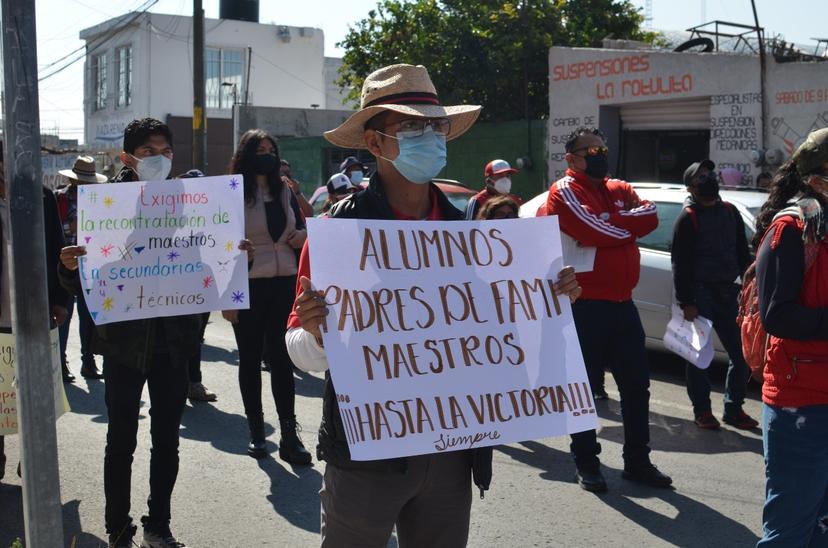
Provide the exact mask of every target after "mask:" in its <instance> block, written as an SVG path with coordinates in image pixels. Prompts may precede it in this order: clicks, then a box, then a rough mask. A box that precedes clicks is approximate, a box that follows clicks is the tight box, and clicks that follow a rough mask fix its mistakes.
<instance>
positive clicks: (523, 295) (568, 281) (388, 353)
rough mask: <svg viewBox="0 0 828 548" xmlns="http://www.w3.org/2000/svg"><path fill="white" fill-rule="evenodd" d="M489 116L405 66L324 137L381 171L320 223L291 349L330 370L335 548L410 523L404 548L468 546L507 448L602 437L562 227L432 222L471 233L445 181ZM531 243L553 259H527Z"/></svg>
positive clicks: (383, 76) (327, 494) (303, 278)
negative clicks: (464, 141) (451, 143)
mask: <svg viewBox="0 0 828 548" xmlns="http://www.w3.org/2000/svg"><path fill="white" fill-rule="evenodd" d="M479 112H480V107H479V106H472V105H463V106H449V107H445V106H441V105H440V103H439V100H438V97H437V94H436V90H435V89H434V86H433V84H432V83H431V79H430V78H429V76H428V73H427V72H426V69H425V68H424V67H422V66H412V65H392V66H389V67H385V68H382V69H379V70H377V71H375V72H374V73H372V74H371V75H369V76H368V77H367V78H366V80H365V83H364V86H363V90H362V108H361V110H359V111H358V112H357V113H355V114H354V115H353V116H351V117H350V118H349V119H348V120H347V121H346V122H345V123H343V124H342V125H341V126H340V127H339V128H337V129H335V130H333V131H329V132H327V133H326V134H325V137H326V138H327V139H328V140H329V141H331V142H332V143H334V144H335V145H338V146H341V147H344V148H349V149H354V148H357V149H359V148H361V149H367V150H369V151H370V152H371V153H372V154H373V155H374V156H375V157H376V158H377V160H378V162H377V166H378V169H377V173H376V174H375V175H374V176H373V177H372V178H371V181H370V183H369V186H368V188H366V189H364V190H362V191H360V192H358V193H357V194H355V195H353V196H350V197H348V198H347V199H345V200H343V201H341V202H339V203H338V204H337V205H336V206H335V207H334V208H333V209H332V212H331V215H330V217H331V219H328V220H319V222H316V223H314V224H312V225H309V229H310V235H309V240H308V241H309V242H310V247H308V245H306V246H305V248H304V249H303V252H302V257H301V259H300V266H299V276H300V278H299V287H298V288H297V292H298V296H297V299H296V304H295V307H294V313H293V314H292V316H291V320H290V323H289V327H290V329H289V331H288V334H287V336H286V339H287V343H288V349H289V351H290V353H291V358H292V359H293V361H294V363H296V365H297V366H299V367H301V368H303V369H305V370H310V371H325V370H327V369H328V363H329V362H330V368H331V370H330V372H328V373H326V378H325V391H324V403H323V405H324V408H323V420H322V425H321V427H320V432H319V446H318V448H317V453H318V457H319V458H320V459H321V460H325V461H326V463H327V466H326V469H325V476H324V481H323V485H322V490H321V493H320V494H321V498H322V545H323V546H330V547H334V546H385V545H386V544H387V541H388V538H389V537H390V535H391V531H392V529H393V528H394V526H395V525H396V530H397V536H398V540H399V544H400V546H452V547H455V546H464V545H465V544H466V542H467V539H468V528H469V515H470V510H471V499H472V490H471V481H470V480H471V477H472V476H473V477H474V482H475V484H476V485H477V486H478V487H479V489H480V490H481V495H482V494H483V491H485V490H486V489H488V487H489V483H490V481H491V474H492V469H491V465H492V448H491V447H492V446H493V445H496V444H500V443H504V442H510V441H518V440H526V439H530V438H532V437H542V436H548V435H554V434H557V435H561V434H565V433H567V432H576V431H580V430H587V429H591V428H594V427H595V424H596V419H595V417H596V415H595V408H594V405H593V403H592V401H591V396H590V394H591V392H590V390H589V385H588V382H587V377H586V372H585V370H584V367H583V361H582V360H581V357H580V350H579V348H578V344H577V335H576V333H575V330H574V326H573V324H572V316H571V312H570V308H569V302H568V301H569V299H572V300H574V299H576V298H577V296H578V295H579V294H580V288H579V287H578V284H577V282H576V281H575V276H574V271H573V270H572V269H570V268H566V269H562V268H561V254H560V244H559V243H558V242H559V238H558V237H557V223H556V220H555V219H539V220H537V221H536V222H535V223H529V224H532V226H531V227H530V226H527V225H525V224H522V223H518V222H517V221H491V222H488V223H482V224H481V223H471V222H468V223H466V222H456V223H439V222H435V221H461V220H462V219H463V213H462V212H461V211H459V210H457V209H455V208H454V207H453V206H452V205H451V204H450V203H449V201H448V200H447V199H446V197H445V196H444V195H443V194H442V193H441V192H440V190H439V189H438V188H437V187H436V186H435V185H434V184H433V183H432V179H433V178H434V177H436V176H437V174H438V173H439V172H440V170H441V169H442V168H443V167H444V165H445V161H446V141H448V140H450V139H454V138H456V137H459V136H460V135H462V134H463V133H465V131H466V130H468V128H469V127H471V125H472V124H473V123H474V122H475V120H476V119H477V116H478V114H479ZM371 219H377V220H378V221H370V220H371ZM394 221H406V222H394ZM418 221H428V222H418ZM510 223H511V225H510ZM527 231H535V234H536V235H537V234H538V233H540V234H542V235H543V237H546V238H549V243H550V245H549V246H548V247H549V249H547V250H543V251H539V250H537V249H532V250H531V252H530V247H529V246H528V242H529V241H530V239H529V238H527V237H526V235H525V234H526V232H527ZM522 234H523V236H521V235H522ZM343 236H344V237H343ZM533 240H534V239H533ZM349 242H353V245H349ZM311 263H312V264H313V269H311V267H310V264H311ZM311 272H312V277H313V280H314V284H316V287H317V288H318V289H320V290H321V291H314V290H312V288H311V283H310V279H309V278H310V277H311ZM561 296H563V298H560V297H561ZM326 301H327V304H326Z"/></svg>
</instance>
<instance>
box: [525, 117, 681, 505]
mask: <svg viewBox="0 0 828 548" xmlns="http://www.w3.org/2000/svg"><path fill="white" fill-rule="evenodd" d="M607 153H608V150H607V147H606V145H605V144H604V138H603V135H602V134H601V132H600V131H599V130H597V129H594V128H579V129H577V130H575V131H574V132H573V133H572V134H571V135H570V136H569V138H568V139H567V141H566V163H567V165H568V169H567V170H566V176H565V177H563V178H562V179H560V180H559V181H557V182H555V184H553V185H552V187H551V188H550V189H549V197H548V198H547V202H546V207H545V208H541V211H540V212H539V214H547V215H558V217H559V220H560V226H561V230H562V231H563V232H564V233H565V234H567V235H569V236H570V237H572V238H574V239H575V240H577V242H578V243H579V244H580V245H581V246H584V247H593V248H595V262H594V265H593V268H592V271H591V272H581V273H578V282H579V283H580V285H581V287H582V288H583V295H582V297H581V299H580V300H579V301H578V302H576V303H574V304H573V306H572V313H573V316H574V318H575V327H576V328H577V329H578V337H579V339H580V341H581V352H582V353H583V356H584V363H585V364H586V367H587V371H591V372H592V374H591V375H590V376H591V377H594V376H595V373H596V372H601V371H602V370H603V367H604V365H605V364H609V366H610V368H611V369H612V374H613V376H614V377H615V379H616V381H617V383H618V390H619V392H620V393H621V409H622V416H623V421H624V473H623V476H622V477H624V478H625V479H628V480H632V481H636V482H639V483H643V484H646V485H651V486H654V487H668V486H670V485H671V484H672V479H670V477H669V476H667V475H665V474H663V473H661V472H660V471H659V470H658V469H657V468H656V467H655V466H653V464H652V463H651V462H650V457H649V453H650V448H649V443H650V427H649V413H650V409H649V402H650V391H649V387H650V374H649V370H648V367H647V352H646V350H645V348H644V329H643V328H642V327H641V319H640V318H639V316H638V310H636V308H635V305H634V304H633V302H632V290H633V288H634V287H635V286H636V284H638V276H639V272H640V264H639V260H640V257H639V253H638V247H637V246H636V243H635V240H636V238H639V237H641V236H644V235H646V234H649V233H650V232H652V231H653V230H655V228H656V226H658V217H657V216H656V207H655V205H654V204H652V203H650V202H648V201H642V200H640V199H639V198H638V196H637V195H636V193H635V191H634V190H633V188H632V187H631V186H630V185H629V184H627V183H626V182H624V181H620V180H617V179H610V178H609V177H607V171H608V167H609V162H608V159H607ZM570 448H571V450H572V453H573V455H574V457H575V466H576V467H577V469H578V470H577V474H576V480H577V481H578V484H579V485H580V486H581V487H582V488H583V489H585V490H587V491H593V492H604V491H606V490H607V483H606V481H605V480H604V476H603V475H602V474H601V468H600V461H599V460H598V454H599V453H600V452H601V445H600V444H599V443H598V441H597V436H596V433H595V430H590V431H587V432H581V433H579V434H574V435H573V436H572V444H571V445H570Z"/></svg>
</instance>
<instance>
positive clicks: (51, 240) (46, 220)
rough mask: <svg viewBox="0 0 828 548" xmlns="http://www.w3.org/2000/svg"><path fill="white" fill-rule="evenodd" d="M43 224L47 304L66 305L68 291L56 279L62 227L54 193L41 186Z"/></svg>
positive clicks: (61, 242) (61, 246) (61, 241)
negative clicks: (44, 231) (44, 232)
mask: <svg viewBox="0 0 828 548" xmlns="http://www.w3.org/2000/svg"><path fill="white" fill-rule="evenodd" d="M43 224H44V226H45V227H46V283H47V285H48V292H49V306H50V307H52V306H55V305H57V306H66V303H67V301H68V300H69V293H67V292H66V290H65V289H64V288H63V286H61V285H60V282H59V281H58V265H59V264H60V250H61V249H63V227H62V226H61V224H60V217H59V216H58V209H57V200H55V194H54V192H52V191H51V190H49V189H48V188H46V187H43Z"/></svg>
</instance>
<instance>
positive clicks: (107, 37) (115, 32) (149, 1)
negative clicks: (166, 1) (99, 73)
mask: <svg viewBox="0 0 828 548" xmlns="http://www.w3.org/2000/svg"><path fill="white" fill-rule="evenodd" d="M157 3H158V0H146V2H144V4H142V6H146V7H143V9H141V10H140V11H137V12H135V13H134V15H133V16H132V17H131V18H130V19H129V20H127V21H125V22H124V23H123V24H122V25H120V26H118V27H115V28H113V29H111V30H110V31H109V32H108V33H107V34H105V35H104V36H102V37H101V38H99V39H97V40H95V43H94V44H93V45H90V44H85V45H83V46H81V47H80V48H78V49H76V50H74V52H72V53H77V52H79V51H81V50H82V49H84V48H86V49H87V50H86V51H85V52H83V54H82V55H79V56H77V57H75V58H74V59H72V60H71V61H69V62H68V63H66V64H65V65H63V66H62V67H60V68H58V69H55V70H54V71H52V72H50V73H49V74H47V75H45V76H41V77H40V78H38V80H37V81H38V82H42V81H43V80H46V79H47V78H51V77H52V76H54V75H56V74H59V73H61V72H63V71H64V70H66V69H67V68H69V67H70V66H72V65H74V64H75V63H77V62H78V61H80V60H81V59H83V58H85V57H86V56H87V55H91V54H93V53H94V52H95V51H96V50H97V48H99V47H100V46H101V45H103V44H104V43H106V42H107V41H108V40H110V39H111V38H114V37H115V36H117V35H118V34H120V33H121V32H123V31H124V30H126V29H127V28H128V27H129V26H130V25H132V23H134V22H135V21H137V20H138V18H139V17H141V16H142V15H144V14H145V13H146V12H147V11H148V10H149V9H150V8H151V7H152V6H154V5H155V4H157ZM72 53H69V54H68V55H65V56H63V57H61V58H60V59H58V60H57V61H55V62H54V63H51V64H49V65H47V66H46V67H44V68H48V67H50V66H54V65H55V64H57V63H59V62H61V61H62V60H64V59H66V58H67V57H68V56H70V55H72Z"/></svg>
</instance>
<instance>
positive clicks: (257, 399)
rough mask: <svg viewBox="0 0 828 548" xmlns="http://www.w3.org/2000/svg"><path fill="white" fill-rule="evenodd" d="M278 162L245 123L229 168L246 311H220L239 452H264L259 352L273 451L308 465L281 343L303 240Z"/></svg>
mask: <svg viewBox="0 0 828 548" xmlns="http://www.w3.org/2000/svg"><path fill="white" fill-rule="evenodd" d="M279 165H280V161H279V148H278V147H277V146H276V140H275V139H274V138H273V137H271V136H270V135H269V134H268V133H267V132H265V131H263V130H260V129H251V130H249V131H247V132H245V133H244V135H242V137H241V140H240V141H239V146H238V148H237V149H236V153H235V154H234V155H233V159H232V161H231V162H230V173H240V174H242V175H243V176H244V199H245V238H247V239H248V240H250V241H251V242H252V243H253V245H254V246H255V248H256V258H255V259H254V261H253V265H252V267H251V268H250V272H249V277H250V309H248V310H229V311H224V312H223V313H222V314H223V316H224V318H225V319H226V320H228V321H229V322H230V323H232V324H233V331H234V332H235V335H236V344H237V345H238V348H239V388H240V389H241V395H242V400H243V402H244V412H245V414H246V415H247V422H248V425H249V426H250V444H249V445H248V447H247V454H248V455H250V456H251V457H253V458H257V459H258V458H263V457H265V456H267V451H266V449H265V435H264V414H263V412H262V372H261V369H260V367H259V364H260V363H261V361H262V354H263V352H265V351H267V352H269V353H270V356H268V361H269V362H270V363H271V364H272V368H273V369H272V372H271V375H270V385H271V389H272V391H273V398H274V400H276V412H277V413H278V415H279V424H280V426H281V439H280V441H279V456H280V457H281V458H282V460H285V461H287V462H290V463H293V464H310V462H311V455H310V453H308V451H307V450H306V449H305V447H304V446H303V445H302V441H301V440H300V439H299V436H298V433H297V424H296V416H295V415H294V411H295V398H296V392H295V387H294V381H293V363H292V362H291V360H290V357H289V356H288V354H287V349H286V348H285V331H286V326H287V319H288V315H289V314H290V311H291V308H292V306H293V298H294V296H295V294H296V271H297V260H296V254H297V252H298V251H299V250H300V249H301V248H302V245H303V244H304V243H305V238H306V231H305V220H304V217H303V216H302V214H301V212H300V210H299V204H298V203H297V202H296V197H295V196H294V194H293V192H291V190H290V188H289V187H288V186H287V185H286V184H284V183H283V182H282V180H281V178H280V177H279ZM265 339H267V340H268V344H267V345H265V344H264V341H265ZM265 349H266V350H265Z"/></svg>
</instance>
